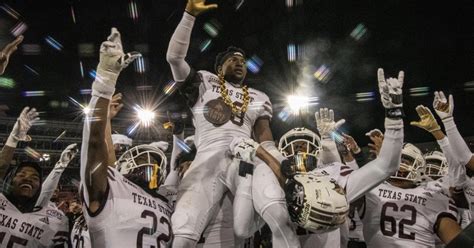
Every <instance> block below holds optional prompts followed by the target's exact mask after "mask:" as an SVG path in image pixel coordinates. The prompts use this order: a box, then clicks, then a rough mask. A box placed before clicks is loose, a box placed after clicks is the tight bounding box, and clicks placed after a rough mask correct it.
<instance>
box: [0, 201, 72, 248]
mask: <svg viewBox="0 0 474 248" xmlns="http://www.w3.org/2000/svg"><path fill="white" fill-rule="evenodd" d="M59 217H61V218H65V217H64V216H61V215H60V216H59ZM58 225H59V219H57V217H56V216H49V215H45V214H41V215H40V214H21V213H19V212H11V211H2V210H0V247H16V246H15V245H19V246H21V245H22V246H27V247H40V246H45V245H46V244H48V243H49V242H50V241H51V239H52V238H53V236H54V234H55V233H54V231H53V229H52V228H53V227H54V226H58Z"/></svg>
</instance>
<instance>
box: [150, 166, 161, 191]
mask: <svg viewBox="0 0 474 248" xmlns="http://www.w3.org/2000/svg"><path fill="white" fill-rule="evenodd" d="M159 169H160V167H159V166H158V165H157V164H153V174H152V175H151V180H150V182H149V183H148V188H150V189H156V188H158V170H159Z"/></svg>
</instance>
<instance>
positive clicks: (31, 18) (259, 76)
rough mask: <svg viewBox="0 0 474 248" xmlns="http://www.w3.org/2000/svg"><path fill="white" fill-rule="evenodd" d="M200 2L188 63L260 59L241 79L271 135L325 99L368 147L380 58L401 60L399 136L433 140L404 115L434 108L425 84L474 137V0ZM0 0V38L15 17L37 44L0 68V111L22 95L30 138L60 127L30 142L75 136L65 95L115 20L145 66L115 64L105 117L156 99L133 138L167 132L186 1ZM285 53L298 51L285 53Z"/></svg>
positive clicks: (387, 65) (76, 90)
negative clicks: (115, 106) (299, 108)
mask: <svg viewBox="0 0 474 248" xmlns="http://www.w3.org/2000/svg"><path fill="white" fill-rule="evenodd" d="M209 2H217V3H218V4H219V6H220V7H219V9H217V10H215V11H212V12H209V13H208V14H205V15H204V16H201V17H199V18H198V19H197V22H196V24H195V27H194V31H193V37H192V41H191V46H190V49H189V52H188V62H189V63H190V64H191V65H193V67H195V68H198V69H207V70H212V68H213V63H214V58H215V55H216V53H217V52H219V51H222V50H223V49H225V48H226V47H227V46H229V45H234V46H238V47H241V48H243V49H244V50H245V51H246V52H247V55H249V57H250V56H253V55H256V56H258V57H259V58H260V59H261V61H263V65H262V66H261V68H260V71H259V72H258V73H252V72H249V74H248V80H247V82H248V83H249V85H251V86H252V87H255V88H257V89H260V90H262V91H264V92H266V93H267V94H268V95H269V96H270V99H271V100H272V102H273V109H274V118H273V121H272V129H273V132H274V136H275V138H278V137H280V135H282V134H283V133H284V132H286V131H287V130H288V129H289V128H291V127H296V126H300V125H302V124H303V123H304V125H306V126H307V127H310V128H312V129H315V125H314V111H316V109H317V108H319V107H330V108H333V109H334V111H335V113H336V119H340V118H344V119H346V124H345V125H344V126H343V131H345V132H347V133H349V134H350V135H353V136H354V137H355V138H356V140H357V141H358V142H359V143H360V145H361V146H365V145H366V144H367V143H368V141H369V140H368V139H367V138H366V137H365V136H364V134H365V132H367V131H369V130H370V129H372V128H380V129H383V119H384V118H383V116H384V113H383V108H382V106H381V104H380V101H379V97H378V89H377V81H376V71H377V68H378V67H383V68H384V69H385V73H386V76H387V77H388V76H396V75H397V73H398V70H405V74H406V76H405V86H404V99H405V100H404V104H405V106H404V109H405V112H406V119H405V120H406V121H405V140H406V141H410V142H416V143H420V142H430V141H433V139H432V137H431V136H430V135H429V134H427V133H426V132H425V131H423V130H421V129H418V128H416V127H412V126H410V125H409V121H411V120H415V119H417V118H418V117H417V116H416V113H415V107H416V106H417V105H418V104H424V105H426V106H429V107H431V105H432V100H433V91H434V90H444V91H445V92H447V93H452V94H454V96H455V120H456V123H457V125H458V127H459V128H460V131H461V133H462V134H463V135H464V136H466V137H467V136H473V135H474V129H473V125H472V121H473V120H474V118H473V117H474V116H473V115H474V110H473V107H474V103H473V102H474V101H473V99H472V98H473V96H474V29H473V24H474V22H473V20H474V18H473V15H472V13H474V11H473V10H474V6H473V2H472V1H468V0H466V1H456V2H446V1H444V2H439V1H394V0H390V1H375V0H372V1H369V0H361V1H318V0H304V1H303V0H294V1H292V0H286V1H284V0H258V1H256V0H253V1H250V0H246V1H240V0H238V1H235V0H229V1H224V0H222V1H209ZM5 3H6V4H7V5H8V6H9V7H10V8H11V9H14V10H16V11H17V12H18V13H19V14H20V17H19V18H18V20H15V19H14V18H12V17H11V16H10V15H8V14H7V13H6V12H5V5H4V4H5ZM239 5H240V6H239ZM2 6H4V7H3V9H0V46H1V47H3V46H4V45H5V44H6V42H9V41H11V40H12V39H13V36H12V35H11V34H10V32H11V30H12V28H14V27H15V25H17V24H18V23H19V22H23V23H25V24H26V25H27V27H28V28H27V30H26V32H24V36H25V40H24V41H23V44H36V45H39V48H40V52H38V51H36V52H35V51H30V50H35V49H32V48H31V47H29V48H26V50H25V48H24V47H20V48H19V50H18V51H17V52H16V53H15V54H14V55H13V57H12V58H11V61H10V64H9V67H8V68H7V71H6V73H5V74H4V75H3V77H6V78H11V79H13V80H14V81H15V83H16V84H15V86H14V87H13V88H5V87H2V88H0V105H2V104H3V105H7V106H8V108H9V110H6V111H3V112H2V111H0V115H3V116H8V117H16V116H17V115H18V114H19V112H20V111H21V109H22V108H23V107H24V106H26V105H28V106H34V107H36V108H37V109H39V111H41V112H42V115H41V117H42V119H43V120H46V122H43V125H42V126H38V127H36V128H35V129H34V130H33V134H38V135H39V136H41V137H42V139H41V137H40V138H37V139H36V140H37V141H38V140H40V141H42V142H51V141H53V140H54V138H55V137H56V136H58V135H59V134H60V133H61V132H62V130H68V133H67V134H66V135H65V137H64V138H63V139H62V140H61V141H58V142H56V143H57V144H56V145H55V144H53V145H51V146H50V147H43V148H41V147H40V148H37V149H40V150H41V149H45V150H51V152H52V153H53V151H54V150H58V151H56V153H59V152H60V148H63V147H65V145H67V144H66V143H67V142H74V141H80V128H81V125H82V123H81V122H80V121H81V116H80V111H78V107H77V106H76V105H74V104H73V102H72V101H71V99H70V97H71V98H73V99H75V100H77V101H79V102H81V103H85V102H87V100H88V99H89V95H87V94H86V95H83V94H81V93H80V90H81V89H88V88H90V86H91V83H92V81H93V79H92V77H91V76H89V71H91V70H93V69H95V68H96V65H97V63H98V49H99V46H100V43H101V42H102V41H103V40H104V39H105V38H106V37H107V36H108V34H109V32H110V27H112V26H115V27H117V28H118V29H119V30H120V32H121V33H122V40H123V44H124V49H125V51H126V52H127V51H132V50H138V51H141V52H142V53H143V55H144V60H145V67H144V68H145V71H144V72H143V73H138V72H137V69H136V65H131V66H130V68H128V69H126V70H125V71H123V72H122V73H121V76H120V78H119V80H118V81H119V82H118V87H117V88H118V89H117V91H118V92H122V93H123V94H124V95H125V102H126V104H127V105H126V106H125V109H124V110H122V112H121V113H120V114H119V116H118V118H117V120H116V121H115V122H114V129H116V130H117V131H119V132H122V133H123V132H125V131H126V128H127V127H128V126H130V125H132V124H133V120H132V116H133V110H132V108H131V106H132V105H133V104H134V103H136V102H137V101H139V99H141V100H143V99H145V101H146V102H159V103H160V105H159V107H158V109H157V112H159V113H161V114H160V115H161V117H160V118H159V120H158V121H157V123H156V127H157V128H155V129H148V130H140V131H139V132H138V133H134V134H133V135H131V136H132V138H135V139H136V140H139V141H143V142H151V141H154V140H156V139H169V138H170V132H169V131H166V130H164V129H162V128H161V124H162V122H164V121H166V118H165V117H164V116H166V115H165V113H166V111H167V110H170V111H171V112H173V111H179V110H180V108H181V107H180V104H181V103H182V102H183V101H182V99H181V98H180V97H179V96H174V95H173V96H172V97H165V95H164V94H163V88H164V87H165V85H166V84H167V82H169V81H170V80H171V79H172V77H171V72H170V69H169V66H168V64H167V63H166V60H165V54H166V50H167V47H168V42H169V40H170V37H171V35H172V33H173V31H174V29H175V27H176V26H177V24H178V22H179V20H180V19H181V16H182V13H183V10H184V6H185V1H184V0H179V1H178V0H153V1H152V0H143V1H139V0H135V1H125V0H114V1H112V0H107V1H99V0H80V1H79V0H76V1H33V0H15V1H6V2H4V3H2ZM131 6H134V7H133V8H132V7H131ZM135 6H136V7H135ZM237 6H239V7H238V8H237ZM135 9H136V10H135ZM72 11H74V19H73V17H72ZM132 17H135V18H132ZM216 23H217V24H216ZM206 24H207V25H208V26H207V27H208V28H209V24H210V25H211V27H214V29H215V28H216V27H218V28H219V27H220V28H219V29H218V34H217V36H216V37H214V38H212V37H211V36H210V34H209V32H208V31H209V30H207V31H206V30H205V28H204V27H205V26H206ZM360 25H362V26H360ZM357 27H359V30H358V31H361V30H363V31H361V32H362V33H359V35H360V37H357V38H354V34H355V35H356V36H357V35H358V34H357V32H356V33H353V32H355V31H354V30H355V29H356V28H357ZM211 31H212V30H211ZM214 31H215V30H214ZM356 31H357V30H356ZM351 33H352V34H353V35H352V36H351ZM47 37H51V38H54V40H56V41H57V42H58V43H60V44H61V45H62V48H61V49H60V50H56V49H54V48H53V47H52V46H51V45H48V43H47V41H46V40H47V39H48V38H47ZM208 39H210V40H212V42H211V44H210V46H209V47H208V48H207V49H206V50H205V51H202V52H201V49H202V46H203V43H204V42H205V41H206V40H208ZM80 44H86V45H82V46H80ZM91 44H92V46H91ZM289 44H294V51H295V53H294V54H293V53H291V52H290V53H291V54H289V51H293V50H292V49H293V48H289ZM35 47H36V48H37V47H38V46H34V47H33V48H35ZM289 57H291V58H292V59H294V60H295V61H289ZM292 59H290V60H292ZM80 61H81V62H82V65H83V70H84V76H82V75H81V70H80ZM322 65H325V66H326V67H328V68H329V70H330V74H329V76H328V78H324V79H323V80H318V79H317V78H315V77H314V76H313V74H314V73H315V72H316V71H317V69H318V68H321V66H322ZM31 69H32V70H33V71H32V70H31ZM137 87H138V88H137ZM425 87H428V88H425ZM25 91H44V96H36V97H26V96H24V94H25V93H24V92H25ZM298 91H302V92H305V93H306V94H307V95H308V96H313V97H319V99H318V105H312V106H311V107H310V108H309V109H308V112H307V113H303V115H302V116H298V117H295V116H290V117H289V118H288V119H287V120H286V121H283V120H282V118H280V117H279V114H280V112H281V111H282V110H283V109H284V107H285V106H286V105H287V104H286V97H287V96H288V95H291V94H294V92H298ZM367 92H375V97H373V99H372V100H369V99H365V100H367V101H357V100H358V99H359V100H361V97H360V96H362V98H364V97H363V96H364V95H363V94H362V95H360V94H359V95H357V93H367ZM358 96H359V97H358ZM369 98H370V94H369ZM362 100H364V99H362ZM4 108H5V106H3V107H2V108H1V109H4ZM51 120H55V121H61V122H51ZM0 121H1V122H2V123H1V124H2V125H0V127H1V128H2V130H0V132H1V133H2V138H6V137H7V135H8V133H9V129H10V128H11V126H12V124H13V121H12V119H8V118H7V119H5V118H4V119H0ZM66 123H69V124H66ZM188 124H190V122H189V121H188ZM66 125H67V126H66ZM188 126H189V125H188ZM35 132H36V133H35ZM40 141H38V142H39V143H38V144H37V145H38V146H41V144H40V143H41V142H40ZM42 145H43V146H46V145H44V144H42ZM33 147H34V145H33Z"/></svg>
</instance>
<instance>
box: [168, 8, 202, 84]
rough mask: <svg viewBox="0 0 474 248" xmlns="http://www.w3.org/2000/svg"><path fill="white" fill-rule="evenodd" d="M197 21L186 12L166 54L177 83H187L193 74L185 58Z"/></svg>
mask: <svg viewBox="0 0 474 248" xmlns="http://www.w3.org/2000/svg"><path fill="white" fill-rule="evenodd" d="M195 19H196V18H195V17H194V16H192V15H190V14H188V13H186V12H185V13H184V14H183V18H182V19H181V21H180V22H179V24H178V27H176V30H175V31H174V33H173V36H171V40H170V43H169V46H168V52H167V53H166V61H168V63H169V64H170V66H171V72H172V73H173V79H174V81H176V82H183V81H185V80H186V78H187V77H188V75H189V74H190V72H191V67H190V66H189V65H188V63H187V62H186V61H185V60H184V58H185V57H186V54H187V53H188V48H189V41H190V39H191V32H192V30H193V26H194V21H195Z"/></svg>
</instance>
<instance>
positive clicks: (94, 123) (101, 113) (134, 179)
mask: <svg viewBox="0 0 474 248" xmlns="http://www.w3.org/2000/svg"><path fill="white" fill-rule="evenodd" d="M139 56H141V55H140V54H139V53H137V52H131V53H127V54H124V52H123V49H122V42H121V38H120V33H119V32H118V30H117V29H116V28H112V31H111V34H110V36H109V37H108V38H107V41H104V42H103V43H102V44H101V47H100V61H99V65H98V66H97V76H96V78H95V80H94V82H93V84H92V98H91V100H90V103H89V105H88V106H89V107H90V108H91V109H92V111H91V112H90V113H88V114H87V115H86V117H85V120H84V129H83V139H82V148H81V183H82V185H83V187H82V191H81V195H82V198H83V204H84V211H83V212H84V217H85V219H86V221H87V227H88V228H89V234H90V238H91V245H92V246H93V247H144V246H147V247H149V246H154V247H166V246H168V245H169V244H170V242H171V239H172V232H171V224H170V215H171V209H170V207H169V206H168V203H167V199H166V198H165V197H163V196H161V195H159V194H158V193H157V190H158V187H159V186H160V185H161V184H162V183H163V181H164V175H165V174H166V172H165V169H164V168H166V157H165V155H164V153H163V152H162V151H161V150H159V149H157V148H155V147H153V146H148V145H139V146H135V147H132V148H131V149H129V150H128V151H127V152H125V153H124V154H123V155H122V156H121V157H120V159H119V160H118V161H117V167H116V168H114V167H112V166H111V165H113V163H114V162H115V154H114V153H113V151H114V149H113V145H112V142H111V137H110V135H111V132H110V126H109V124H110V121H109V119H108V118H109V104H110V102H111V99H112V96H113V94H114V91H115V84H116V81H117V78H118V76H119V74H120V71H121V70H122V69H124V68H125V67H127V66H128V65H129V64H130V63H131V62H132V61H133V60H135V59H136V58H137V57H139Z"/></svg>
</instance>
